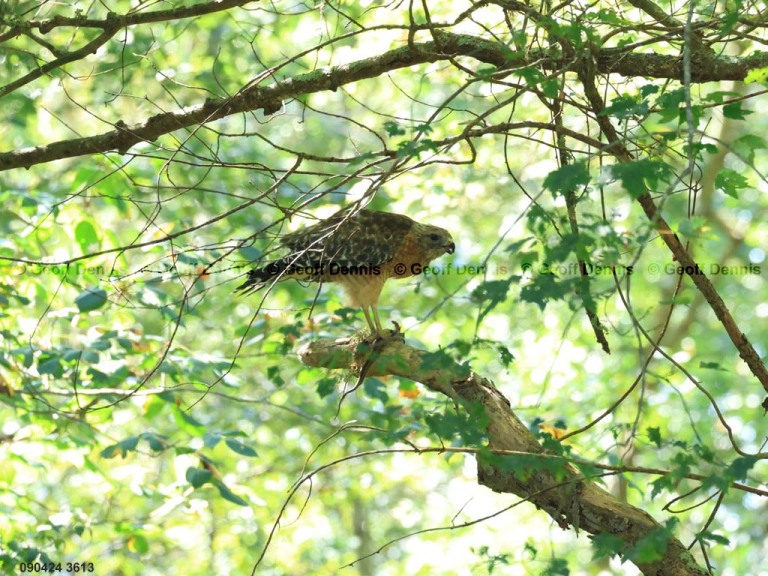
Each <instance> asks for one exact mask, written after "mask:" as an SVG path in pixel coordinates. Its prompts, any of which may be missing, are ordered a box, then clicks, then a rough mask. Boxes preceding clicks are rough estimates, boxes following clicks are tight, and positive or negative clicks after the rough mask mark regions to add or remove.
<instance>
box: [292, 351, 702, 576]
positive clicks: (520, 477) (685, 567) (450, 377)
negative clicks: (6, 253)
mask: <svg viewBox="0 0 768 576" xmlns="http://www.w3.org/2000/svg"><path fill="white" fill-rule="evenodd" d="M377 348H378V350H377V351H376V353H375V357H374V359H373V360H372V361H371V362H368V361H369V360H371V358H370V356H369V352H370V350H371V349H370V347H369V346H366V345H361V344H360V343H359V342H357V341H351V340H332V339H324V340H318V341H316V342H311V343H309V344H307V345H305V346H304V347H302V348H301V349H300V350H299V357H300V358H301V361H302V362H303V363H304V364H305V365H307V366H312V367H322V368H328V369H348V370H352V372H353V373H355V374H358V375H359V373H360V370H362V368H363V366H366V370H367V372H366V373H367V375H369V376H384V375H395V376H400V377H403V378H408V379H410V380H415V381H417V382H421V383H422V384H424V385H425V386H427V387H429V388H430V389H432V390H434V391H436V392H440V393H442V394H446V395H447V396H449V397H450V398H452V399H453V400H454V401H457V402H459V403H465V404H469V405H476V404H479V405H481V406H482V407H483V409H484V412H485V414H486V416H487V419H488V420H487V422H488V423H487V426H486V428H487V433H488V438H489V441H488V447H489V448H490V449H491V450H509V451H516V452H524V453H527V454H533V455H535V454H543V453H544V452H545V450H544V448H543V447H542V445H541V444H540V443H539V441H538V440H537V438H536V437H535V436H534V435H533V434H532V433H531V432H530V430H528V428H526V427H525V425H524V424H523V423H522V422H521V421H520V420H519V419H518V417H517V416H516V415H515V413H514V412H513V411H512V409H511V408H510V404H509V401H508V400H507V399H506V398H505V397H504V396H503V395H502V394H501V393H500V392H499V391H498V390H497V389H496V387H495V386H494V384H493V382H491V381H490V380H488V379H487V378H483V377H482V376H480V375H479V374H475V373H474V372H471V373H469V374H467V371H466V368H464V367H463V366H459V365H458V364H455V363H448V362H446V363H444V364H443V365H441V366H440V367H435V366H434V362H429V361H425V358H426V357H427V353H426V352H424V351H421V350H417V349H415V348H412V347H410V346H407V345H405V344H404V343H403V342H402V341H400V340H395V339H392V340H388V341H386V342H385V343H384V344H383V346H381V347H377ZM497 462H498V461H497V460H494V459H492V458H491V459H484V458H478V481H479V482H480V484H482V485H484V486H487V487H488V488H490V489H491V490H494V491H496V492H502V493H512V494H515V495H517V496H519V497H521V498H525V499H527V500H529V501H530V502H532V503H533V504H535V505H536V506H537V507H538V508H541V509H543V510H545V511H546V512H547V513H548V514H549V515H550V516H551V517H552V518H553V519H554V520H555V521H556V522H557V523H558V525H560V526H561V527H563V528H568V527H572V528H574V529H576V530H579V529H581V530H585V531H587V532H589V533H590V534H606V533H607V534H611V535H613V536H615V537H618V538H620V539H621V540H623V542H624V545H625V550H631V549H632V548H633V546H635V544H637V543H638V542H639V541H640V540H641V539H643V538H646V537H651V536H652V535H658V534H660V533H663V531H664V530H665V528H664V527H663V526H662V525H661V524H659V523H658V522H656V521H655V520H654V519H653V518H652V517H651V516H650V515H649V514H647V513H646V512H644V511H643V510H641V509H639V508H636V507H634V506H631V505H629V504H627V503H625V502H622V501H620V500H617V499H616V498H614V497H613V496H612V495H611V494H609V493H608V492H606V491H605V490H603V489H602V488H600V487H598V486H596V485H595V484H594V483H591V482H589V481H588V480H586V479H585V478H584V477H583V476H582V475H581V474H579V473H578V472H577V471H576V470H575V469H573V468H570V467H569V468H568V470H567V471H566V472H565V474H564V475H561V477H560V478H557V479H556V478H555V477H554V476H553V475H551V474H550V473H548V472H545V471H543V470H542V469H535V470H526V469H524V468H522V469H515V470H509V469H508V468H505V467H502V466H499V465H497ZM661 549H662V547H659V550H660V551H661ZM636 565H637V567H638V568H639V569H640V570H641V571H642V572H643V574H646V575H654V576H667V575H669V576H672V575H675V576H682V575H689V574H690V575H697V576H701V575H703V574H706V572H705V571H704V570H703V569H702V568H700V567H699V566H698V565H697V564H696V562H695V560H694V559H693V557H692V556H691V554H690V553H689V552H688V550H687V549H686V548H685V546H683V544H682V543H681V542H680V541H679V540H677V539H676V538H673V537H668V538H667V539H666V547H665V548H664V557H663V558H662V559H660V560H658V561H653V562H636Z"/></svg>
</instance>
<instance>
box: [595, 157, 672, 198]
mask: <svg viewBox="0 0 768 576" xmlns="http://www.w3.org/2000/svg"><path fill="white" fill-rule="evenodd" d="M610 173H611V176H612V177H613V178H615V179H616V180H619V181H620V182H621V183H622V185H623V186H624V188H625V189H626V190H627V192H629V193H630V194H631V195H632V197H633V198H638V197H639V196H642V195H643V194H644V193H645V192H646V191H647V190H648V189H650V190H651V191H655V190H657V186H658V185H659V184H660V183H661V182H663V181H667V180H669V179H670V178H671V177H672V176H673V175H674V170H673V169H672V167H671V166H670V165H669V164H667V163H665V162H661V161H659V160H648V159H644V160H636V161H634V162H624V163H621V164H614V165H613V166H611V167H610Z"/></svg>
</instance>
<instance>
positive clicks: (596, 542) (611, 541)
mask: <svg viewBox="0 0 768 576" xmlns="http://www.w3.org/2000/svg"><path fill="white" fill-rule="evenodd" d="M625 545H626V543H625V542H624V540H623V539H621V538H619V537H618V536H615V535H613V534H611V533H610V532H600V533H598V534H595V535H594V536H592V548H593V552H592V558H593V559H594V560H600V559H601V558H612V557H613V556H616V555H617V554H620V553H621V551H622V550H623V549H624V546H625Z"/></svg>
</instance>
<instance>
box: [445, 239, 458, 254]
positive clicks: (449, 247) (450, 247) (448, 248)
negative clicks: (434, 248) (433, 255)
mask: <svg viewBox="0 0 768 576" xmlns="http://www.w3.org/2000/svg"><path fill="white" fill-rule="evenodd" d="M443 248H445V251H446V252H447V253H448V254H453V253H454V252H455V251H456V244H454V243H453V242H451V243H450V244H448V245H447V246H443Z"/></svg>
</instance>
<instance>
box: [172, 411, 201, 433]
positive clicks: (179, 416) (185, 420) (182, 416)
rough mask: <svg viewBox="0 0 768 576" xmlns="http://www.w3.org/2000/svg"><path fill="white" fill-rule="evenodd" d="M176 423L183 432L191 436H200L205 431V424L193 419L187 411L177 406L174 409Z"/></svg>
mask: <svg viewBox="0 0 768 576" xmlns="http://www.w3.org/2000/svg"><path fill="white" fill-rule="evenodd" d="M174 416H175V420H176V423H177V424H178V425H179V428H181V429H182V430H183V431H184V432H186V433H187V434H191V435H193V436H202V435H203V434H204V433H205V425H204V424H202V423H200V422H198V421H197V420H195V419H194V418H193V417H192V416H191V415H190V414H189V413H187V412H185V411H184V410H182V409H181V408H179V407H176V410H174Z"/></svg>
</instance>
